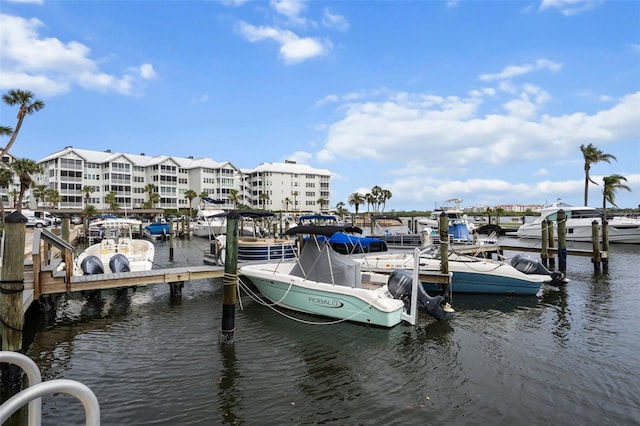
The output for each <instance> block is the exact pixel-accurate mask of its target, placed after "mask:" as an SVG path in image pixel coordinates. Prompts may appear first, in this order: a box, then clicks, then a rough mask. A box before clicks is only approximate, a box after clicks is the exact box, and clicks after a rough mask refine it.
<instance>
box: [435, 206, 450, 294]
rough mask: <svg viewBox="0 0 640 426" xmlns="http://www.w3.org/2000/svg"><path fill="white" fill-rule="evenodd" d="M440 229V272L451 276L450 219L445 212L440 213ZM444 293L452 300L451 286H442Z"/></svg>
mask: <svg viewBox="0 0 640 426" xmlns="http://www.w3.org/2000/svg"><path fill="white" fill-rule="evenodd" d="M439 220H440V221H439V223H438V229H439V234H440V272H441V273H442V274H449V218H448V217H447V214H446V213H445V212H442V213H440V217H439ZM442 292H443V293H444V295H445V297H446V298H447V299H448V300H451V299H452V297H451V292H452V290H451V285H450V284H449V283H447V284H442Z"/></svg>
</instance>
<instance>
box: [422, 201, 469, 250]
mask: <svg viewBox="0 0 640 426" xmlns="http://www.w3.org/2000/svg"><path fill="white" fill-rule="evenodd" d="M451 203H454V205H453V206H452V205H451ZM460 203H462V200H461V199H459V198H452V199H451V200H447V204H445V205H444V206H442V207H440V208H437V209H435V210H434V211H433V212H431V215H429V217H427V218H420V219H418V224H419V225H421V226H423V227H426V228H429V229H431V230H433V231H434V233H433V236H435V233H436V232H437V230H438V229H439V228H440V216H441V215H442V214H444V215H446V217H447V223H448V224H449V240H450V241H451V242H453V243H470V242H472V240H473V236H472V235H473V231H474V230H475V225H474V224H473V222H471V221H470V220H469V218H468V216H467V215H466V214H465V213H464V212H463V211H462V209H461V208H460Z"/></svg>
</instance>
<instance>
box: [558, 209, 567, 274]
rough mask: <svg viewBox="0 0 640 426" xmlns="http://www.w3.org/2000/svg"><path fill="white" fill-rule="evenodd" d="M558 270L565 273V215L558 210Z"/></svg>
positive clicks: (562, 211)
mask: <svg viewBox="0 0 640 426" xmlns="http://www.w3.org/2000/svg"><path fill="white" fill-rule="evenodd" d="M558 270H559V271H560V272H562V273H563V274H564V273H566V272H567V213H566V212H565V211H564V210H562V209H560V210H558Z"/></svg>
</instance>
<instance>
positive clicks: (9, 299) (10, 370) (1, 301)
mask: <svg viewBox="0 0 640 426" xmlns="http://www.w3.org/2000/svg"><path fill="white" fill-rule="evenodd" d="M26 222H27V218H26V217H24V216H23V215H22V213H21V212H19V211H15V212H13V213H11V214H9V215H8V216H7V217H6V218H5V221H4V238H3V239H2V242H3V244H4V247H3V258H2V269H1V270H0V279H1V281H0V293H1V294H2V297H0V337H1V339H0V340H2V345H1V350H3V351H13V352H19V351H20V350H21V349H22V331H23V327H24V313H23V308H22V300H23V292H24V247H25V229H26V225H25V224H26ZM0 368H1V369H2V371H1V373H0V382H1V383H2V386H0V388H1V389H2V397H3V398H2V399H3V400H4V398H5V397H11V396H13V395H15V394H17V393H18V392H20V389H21V384H22V370H21V369H20V368H18V367H16V366H15V365H7V364H2V367H0Z"/></svg>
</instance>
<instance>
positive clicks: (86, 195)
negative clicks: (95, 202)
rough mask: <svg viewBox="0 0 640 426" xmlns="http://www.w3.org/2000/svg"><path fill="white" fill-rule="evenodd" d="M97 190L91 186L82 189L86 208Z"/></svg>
mask: <svg viewBox="0 0 640 426" xmlns="http://www.w3.org/2000/svg"><path fill="white" fill-rule="evenodd" d="M94 191H95V190H94V189H93V186H91V185H85V186H83V187H82V192H84V206H85V207H86V206H88V205H89V197H91V194H93V192H94Z"/></svg>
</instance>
